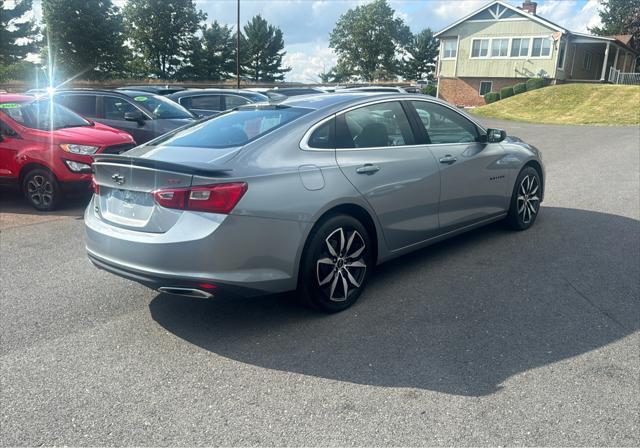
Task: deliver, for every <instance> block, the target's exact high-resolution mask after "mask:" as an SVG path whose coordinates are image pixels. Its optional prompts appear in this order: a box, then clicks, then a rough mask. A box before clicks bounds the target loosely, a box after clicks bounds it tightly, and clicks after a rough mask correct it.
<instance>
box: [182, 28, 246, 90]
mask: <svg viewBox="0 0 640 448" xmlns="http://www.w3.org/2000/svg"><path fill="white" fill-rule="evenodd" d="M235 48H236V41H235V35H234V33H233V29H232V28H231V27H229V26H227V25H221V24H219V23H218V22H217V21H214V22H213V23H212V24H211V25H209V26H206V25H205V26H204V27H203V28H202V37H199V36H193V39H192V42H191V46H190V49H189V50H188V55H187V57H186V65H185V67H183V68H182V69H181V70H180V74H179V77H180V78H182V79H193V80H202V81H219V80H222V79H229V78H230V77H232V76H233V75H234V73H235V71H236V50H235Z"/></svg>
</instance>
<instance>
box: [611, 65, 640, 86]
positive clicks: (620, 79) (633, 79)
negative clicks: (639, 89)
mask: <svg viewBox="0 0 640 448" xmlns="http://www.w3.org/2000/svg"><path fill="white" fill-rule="evenodd" d="M608 81H609V82H610V83H613V84H626V85H635V86H640V73H623V72H622V71H621V70H618V69H616V68H614V67H611V69H610V70H609V79H608Z"/></svg>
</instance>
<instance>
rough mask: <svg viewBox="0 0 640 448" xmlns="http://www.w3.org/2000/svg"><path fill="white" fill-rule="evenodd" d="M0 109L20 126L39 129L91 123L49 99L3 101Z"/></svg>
mask: <svg viewBox="0 0 640 448" xmlns="http://www.w3.org/2000/svg"><path fill="white" fill-rule="evenodd" d="M0 111H1V112H3V113H5V114H7V116H9V117H10V118H11V119H12V120H14V121H15V122H17V123H20V124H21V125H22V126H25V127H27V128H31V129H39V130H41V131H55V130H57V129H63V128H77V127H81V126H91V123H90V122H88V121H87V120H85V119H84V118H82V117H81V116H80V115H78V114H77V113H75V112H73V111H72V110H70V109H67V108H66V107H64V106H62V105H60V104H57V103H54V102H50V101H49V100H40V101H37V100H36V101H33V102H31V103H3V104H0Z"/></svg>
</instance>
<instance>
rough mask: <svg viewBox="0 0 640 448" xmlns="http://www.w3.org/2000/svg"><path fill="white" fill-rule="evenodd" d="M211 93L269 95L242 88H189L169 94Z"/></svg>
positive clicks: (182, 95)
mask: <svg viewBox="0 0 640 448" xmlns="http://www.w3.org/2000/svg"><path fill="white" fill-rule="evenodd" d="M211 93H219V94H226V95H239V96H245V97H247V96H263V97H265V98H266V97H267V96H266V95H265V94H264V93H261V92H253V91H247V90H242V89H187V90H181V91H179V92H175V93H172V94H170V95H168V96H169V97H170V98H182V97H184V96H195V95H206V94H211Z"/></svg>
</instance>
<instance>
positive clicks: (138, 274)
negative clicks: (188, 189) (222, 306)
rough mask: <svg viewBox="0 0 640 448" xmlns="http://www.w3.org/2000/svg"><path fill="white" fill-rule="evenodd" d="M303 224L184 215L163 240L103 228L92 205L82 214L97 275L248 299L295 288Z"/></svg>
mask: <svg viewBox="0 0 640 448" xmlns="http://www.w3.org/2000/svg"><path fill="white" fill-rule="evenodd" d="M305 228H306V226H305V225H304V223H300V222H296V221H286V220H274V219H268V218H258V217H253V216H239V215H228V216H224V215H214V214H210V213H199V212H184V213H182V215H181V216H180V218H179V219H178V220H177V222H176V223H175V224H174V225H173V226H172V227H171V229H170V230H168V231H167V232H165V233H149V232H140V231H136V230H129V229H124V228H121V227H117V226H113V225H111V224H108V223H107V222H105V221H103V220H102V219H101V218H100V217H99V216H98V215H97V214H96V212H95V210H94V199H93V198H92V200H91V202H90V203H89V206H88V207H87V210H86V212H85V241H86V247H87V253H88V255H89V259H90V260H91V261H92V262H93V263H94V264H95V265H96V266H98V267H99V268H102V269H104V270H107V271H109V272H112V273H114V274H116V275H119V276H121V277H125V278H128V279H130V280H133V281H136V282H138V283H142V284H144V285H146V286H148V287H151V288H154V289H158V288H161V287H179V286H184V287H193V286H194V285H197V284H201V283H209V284H213V285H215V286H216V293H217V292H229V293H231V294H233V295H242V296H253V295H261V294H269V293H279V292H285V291H290V290H293V289H295V288H296V286H297V271H298V269H297V264H298V260H297V257H298V248H299V247H301V246H300V245H301V244H302V240H303V233H304V230H305Z"/></svg>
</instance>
